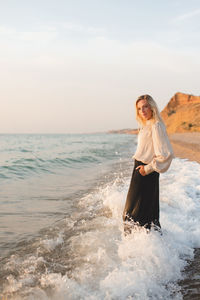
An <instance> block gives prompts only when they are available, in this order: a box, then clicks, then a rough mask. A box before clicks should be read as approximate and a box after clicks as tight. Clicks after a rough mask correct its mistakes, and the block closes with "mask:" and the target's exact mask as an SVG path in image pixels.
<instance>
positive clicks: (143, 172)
mask: <svg viewBox="0 0 200 300" xmlns="http://www.w3.org/2000/svg"><path fill="white" fill-rule="evenodd" d="M138 169H139V172H140V174H141V175H142V176H146V173H145V170H144V166H143V165H140V166H138V167H137V168H136V170H138Z"/></svg>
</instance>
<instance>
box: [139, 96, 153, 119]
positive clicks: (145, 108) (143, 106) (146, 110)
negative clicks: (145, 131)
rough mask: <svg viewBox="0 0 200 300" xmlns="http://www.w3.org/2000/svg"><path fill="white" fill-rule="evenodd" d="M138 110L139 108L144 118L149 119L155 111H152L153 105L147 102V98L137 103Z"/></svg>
mask: <svg viewBox="0 0 200 300" xmlns="http://www.w3.org/2000/svg"><path fill="white" fill-rule="evenodd" d="M137 110H138V114H139V116H140V117H141V118H142V119H143V120H149V119H151V118H152V114H153V113H152V110H151V107H150V105H149V103H148V102H147V100H140V101H139V102H138V103H137Z"/></svg>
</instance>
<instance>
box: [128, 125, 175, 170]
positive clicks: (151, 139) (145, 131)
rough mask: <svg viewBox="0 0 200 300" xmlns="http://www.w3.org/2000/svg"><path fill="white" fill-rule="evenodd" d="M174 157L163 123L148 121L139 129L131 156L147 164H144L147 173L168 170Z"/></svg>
mask: <svg viewBox="0 0 200 300" xmlns="http://www.w3.org/2000/svg"><path fill="white" fill-rule="evenodd" d="M173 157H174V153H173V149H172V146H171V144H170V141H169V138H168V135H167V132H166V128H165V125H164V124H163V123H162V122H161V121H156V122H155V123H154V124H152V123H151V122H148V123H147V125H146V126H144V127H143V128H141V129H140V131H139V134H138V145H137V150H136V152H135V154H134V155H133V158H134V159H136V160H139V161H141V162H143V163H145V164H147V165H145V166H144V170H145V173H146V174H147V175H148V174H150V173H151V172H153V171H156V172H158V173H163V172H165V171H167V170H168V168H169V166H170V164H171V161H172V159H173Z"/></svg>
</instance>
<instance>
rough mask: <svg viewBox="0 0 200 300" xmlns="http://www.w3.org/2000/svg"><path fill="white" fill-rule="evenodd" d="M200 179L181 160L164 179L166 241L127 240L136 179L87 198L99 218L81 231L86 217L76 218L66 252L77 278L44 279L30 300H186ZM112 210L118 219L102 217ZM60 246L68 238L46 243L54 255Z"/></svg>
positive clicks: (155, 235) (199, 242)
mask: <svg viewBox="0 0 200 300" xmlns="http://www.w3.org/2000/svg"><path fill="white" fill-rule="evenodd" d="M199 175H200V166H199V164H197V163H195V162H189V161H187V160H181V159H174V161H173V163H172V165H171V167H170V170H169V171H168V172H167V173H165V174H162V175H161V178H160V222H161V226H162V233H163V234H162V235H160V233H159V232H156V231H151V232H150V233H149V234H147V232H146V231H145V230H144V229H140V230H139V229H137V230H135V231H134V232H132V234H130V235H128V236H124V233H123V224H122V211H123V207H124V203H125V198H126V194H127V191H128V187H129V182H130V178H129V179H128V180H127V181H125V182H124V184H121V185H120V184H119V183H118V182H117V181H116V182H115V183H114V184H112V185H107V186H106V187H104V188H102V189H100V190H99V191H97V192H93V193H91V194H90V195H88V196H87V197H84V199H82V200H81V201H80V206H81V207H83V208H86V211H88V214H89V215H90V213H92V211H94V210H95V209H96V216H95V217H91V218H88V219H82V220H81V221H80V222H79V223H77V224H76V228H75V223H74V221H73V220H75V219H76V218H78V217H79V218H80V217H81V214H80V215H79V216H78V215H77V214H76V215H75V214H74V215H72V216H71V219H72V221H71V224H74V225H73V230H74V232H75V234H73V235H71V237H70V238H69V239H68V241H67V245H68V248H66V249H68V251H69V253H70V255H71V260H72V262H73V269H72V270H71V273H70V274H66V275H63V276H62V275H61V274H59V273H53V272H52V273H49V272H48V273H46V274H43V275H41V276H40V277H39V278H38V281H39V283H40V284H39V286H40V287H41V288H39V286H37V288H33V289H31V292H30V298H29V299H53V300H54V299H60V300H62V299H63V300H64V299H67V300H70V299H73V300H74V299H89V300H96V299H107V300H108V299H120V300H121V299H134V300H135V299H141V300H145V299H182V294H181V292H180V287H179V285H178V281H179V280H180V279H182V278H183V274H182V271H183V270H184V267H185V266H186V264H187V261H188V259H189V260H190V259H192V258H193V251H194V248H195V247H200V239H199V234H200V226H199V224H200V201H199V200H200V176H199ZM106 208H109V209H110V210H111V212H112V216H110V215H107V214H103V213H101V214H100V213H98V211H99V210H102V211H103V210H104V209H105V210H106ZM62 234H63V233H62ZM60 243H64V241H63V237H62V235H61V236H60V238H58V239H53V240H52V241H48V240H46V241H43V245H45V247H46V248H47V250H49V251H53V250H54V249H55V247H54V246H56V245H58V244H60ZM63 247H64V244H63ZM69 253H68V254H69ZM67 263H68V261H66V264H67ZM38 276H39V275H38ZM15 285H16V283H15ZM46 289H47V290H48V291H49V290H51V293H50V292H48V294H46V293H45V292H44V291H45V290H46ZM13 299H14V298H13ZM15 299H18V298H15ZM19 299H20V298H19ZM26 299H27V298H26Z"/></svg>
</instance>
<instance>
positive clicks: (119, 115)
mask: <svg viewBox="0 0 200 300" xmlns="http://www.w3.org/2000/svg"><path fill="white" fill-rule="evenodd" d="M176 92H183V93H188V94H193V95H200V1H199V0H190V1H188V0H168V1H164V0H151V1H150V0H140V1H138V0H137V1H136V0H71V1H69V0H54V1H53V0H7V1H5V0H0V103H1V109H0V114H1V117H0V133H90V132H104V131H108V130H112V129H123V128H137V123H136V121H135V112H134V102H135V100H136V99H137V97H138V96H140V95H142V94H150V95H151V96H152V97H153V98H154V99H155V101H156V102H157V104H158V107H159V109H160V111H161V110H162V109H163V108H164V107H165V105H166V104H167V103H168V101H169V100H170V99H171V97H172V96H173V95H174V94H175V93H176Z"/></svg>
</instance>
